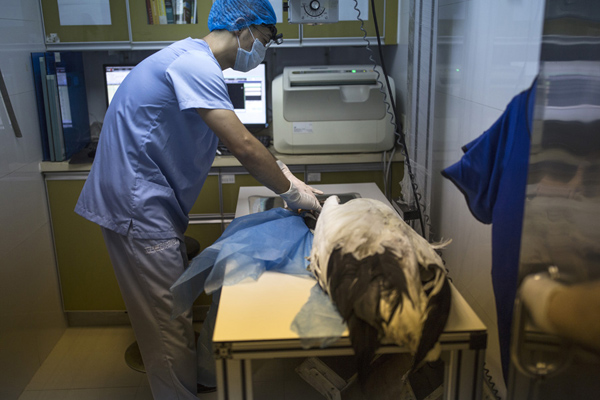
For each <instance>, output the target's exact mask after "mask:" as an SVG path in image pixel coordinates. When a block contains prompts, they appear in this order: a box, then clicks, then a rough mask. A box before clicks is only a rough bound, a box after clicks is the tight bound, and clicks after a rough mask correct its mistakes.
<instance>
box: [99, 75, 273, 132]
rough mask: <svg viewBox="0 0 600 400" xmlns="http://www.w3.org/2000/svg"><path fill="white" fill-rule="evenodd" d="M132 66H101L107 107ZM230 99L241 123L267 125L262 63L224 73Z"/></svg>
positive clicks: (249, 126) (265, 89)
mask: <svg viewBox="0 0 600 400" xmlns="http://www.w3.org/2000/svg"><path fill="white" fill-rule="evenodd" d="M133 68H134V65H123V64H106V65H104V81H105V87H106V100H107V106H108V105H110V102H111V100H112V98H113V96H114V95H115V92H116V91H117V89H118V88H119V85H120V84H121V82H123V79H125V77H126V76H127V74H129V72H131V70H132V69H133ZM223 77H224V78H225V83H226V84H227V91H228V93H229V98H230V99H231V102H232V103H233V107H234V111H235V113H236V115H237V116H238V118H239V119H240V121H241V122H242V123H243V124H244V125H245V126H246V127H248V128H249V129H251V128H255V129H258V128H264V127H265V126H267V73H266V65H265V63H262V64H260V65H259V66H258V67H256V68H254V69H253V70H251V71H248V72H240V71H235V70H233V69H231V68H228V69H226V70H225V71H223Z"/></svg>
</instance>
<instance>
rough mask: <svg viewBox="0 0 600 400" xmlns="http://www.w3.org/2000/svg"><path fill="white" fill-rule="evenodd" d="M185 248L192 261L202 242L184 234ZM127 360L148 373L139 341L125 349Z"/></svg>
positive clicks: (129, 364) (131, 365) (133, 367)
mask: <svg viewBox="0 0 600 400" xmlns="http://www.w3.org/2000/svg"><path fill="white" fill-rule="evenodd" d="M184 243H185V250H186V253H187V259H188V261H192V259H193V258H194V257H196V256H197V255H198V254H200V243H198V241H197V240H196V239H194V238H192V237H189V236H184ZM198 335H199V333H198V332H196V341H198ZM125 362H126V363H127V365H128V366H129V368H131V369H133V370H135V371H138V372H142V373H146V368H144V362H143V361H142V354H141V353H140V348H139V346H138V343H137V341H135V342H133V343H131V345H129V347H128V348H127V350H125Z"/></svg>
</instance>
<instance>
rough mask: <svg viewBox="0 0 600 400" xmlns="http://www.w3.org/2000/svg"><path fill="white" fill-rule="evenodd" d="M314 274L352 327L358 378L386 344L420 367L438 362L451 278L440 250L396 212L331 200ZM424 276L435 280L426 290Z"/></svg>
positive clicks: (319, 232)
mask: <svg viewBox="0 0 600 400" xmlns="http://www.w3.org/2000/svg"><path fill="white" fill-rule="evenodd" d="M310 269H311V271H312V272H313V274H314V275H315V277H316V278H317V279H318V281H319V284H320V286H321V287H322V288H323V290H324V291H325V292H327V293H328V295H329V296H330V298H331V299H332V301H333V303H334V304H335V305H336V307H337V308H338V311H339V312H340V314H341V315H342V317H343V318H344V320H345V321H346V322H347V324H348V330H349V333H350V340H351V342H352V346H353V348H354V351H355V354H356V358H357V362H358V371H359V378H360V376H361V375H362V376H363V377H364V375H365V374H366V372H367V371H368V366H369V364H370V362H371V360H372V359H373V356H374V354H375V352H376V350H377V349H378V348H379V346H380V345H381V344H397V345H399V346H403V347H405V348H406V349H408V350H409V351H410V352H411V353H412V354H414V356H415V358H414V361H415V363H414V364H413V367H417V366H418V364H420V363H421V361H423V360H429V359H432V358H435V356H436V354H435V353H436V351H435V349H436V343H437V341H438V338H439V335H440V334H441V332H442V331H443V329H444V326H445V323H446V319H447V315H448V311H449V307H450V287H449V284H448V282H447V278H446V271H445V269H444V267H443V262H442V260H441V258H440V257H439V255H438V254H437V252H436V246H434V245H431V244H429V243H428V242H427V241H426V240H425V239H424V238H422V237H421V236H419V235H418V234H417V233H416V232H415V231H414V230H413V229H412V228H411V227H410V226H408V225H407V224H406V223H405V222H404V221H403V220H402V219H401V218H400V217H399V216H398V214H396V213H395V212H394V211H393V210H392V209H391V208H390V207H388V206H387V205H385V204H383V203H381V202H379V201H377V200H372V199H354V200H351V201H349V202H347V203H345V204H343V205H340V204H339V199H338V198H337V197H336V196H331V197H329V198H328V199H327V200H326V201H325V204H324V205H323V210H322V211H321V214H320V215H319V219H318V220H317V224H316V227H315V236H314V241H313V248H312V251H311V255H310ZM421 272H426V273H428V274H429V275H431V276H432V277H433V278H432V279H431V280H430V282H429V283H427V285H426V286H425V287H424V286H423V284H422V282H421ZM437 347H439V346H437Z"/></svg>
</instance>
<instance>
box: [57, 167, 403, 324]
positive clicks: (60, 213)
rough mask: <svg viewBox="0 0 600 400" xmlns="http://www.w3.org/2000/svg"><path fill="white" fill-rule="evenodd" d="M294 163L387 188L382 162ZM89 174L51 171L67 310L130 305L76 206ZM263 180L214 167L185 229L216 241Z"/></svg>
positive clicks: (325, 176)
mask: <svg viewBox="0 0 600 400" xmlns="http://www.w3.org/2000/svg"><path fill="white" fill-rule="evenodd" d="M392 165H393V166H392V177H391V178H392V182H398V181H400V180H401V179H402V174H403V164H402V162H394V163H393V164H392ZM288 166H289V168H290V170H291V171H292V172H293V173H294V175H295V176H296V177H297V178H298V179H300V180H304V178H305V176H307V174H312V175H308V176H312V177H315V176H316V177H318V179H319V181H316V182H311V184H319V183H322V184H329V183H360V182H375V183H376V184H377V185H378V186H379V188H380V189H381V190H382V191H383V190H384V184H383V181H384V179H383V172H382V171H381V164H380V163H364V164H330V165H291V164H290V165H288ZM86 177H87V172H46V173H45V182H46V191H47V196H48V204H49V209H50V216H51V221H52V232H53V237H54V246H55V250H56V261H57V267H58V273H59V276H60V286H61V293H62V299H63V307H64V310H65V311H66V312H80V311H124V310H125V304H124V303H123V299H122V297H121V293H120V291H119V287H118V284H117V280H116V278H115V276H114V272H113V269H112V266H111V263H110V259H109V256H108V252H107V250H106V247H105V245H104V240H103V238H102V233H101V230H100V227H99V226H98V225H96V224H94V223H92V222H89V221H87V220H86V219H84V218H82V217H80V216H79V215H77V214H75V212H74V211H73V210H74V209H75V204H76V203H77V199H78V198H79V194H80V192H81V189H82V188H83V184H84V183H85V179H86ZM260 185H261V184H260V183H259V182H258V181H257V180H256V179H254V178H253V177H252V176H251V175H249V174H248V173H247V172H246V170H245V169H244V168H242V167H220V168H213V170H212V171H211V173H210V175H209V176H208V178H207V180H206V182H205V184H204V186H203V188H202V191H201V192H200V195H199V196H198V200H197V201H196V203H195V204H194V206H193V207H192V210H191V212H190V225H189V227H188V229H187V231H186V232H185V234H186V235H188V236H191V237H193V238H194V239H196V240H198V242H199V243H200V246H201V248H202V249H204V248H206V247H208V246H210V245H211V244H213V243H214V242H215V241H216V240H217V239H218V238H219V237H220V236H221V234H222V233H223V230H224V229H225V228H226V227H227V225H228V224H229V222H231V220H232V219H233V216H234V214H235V209H236V205H237V198H238V192H239V188H240V187H241V186H260ZM395 186H396V187H394V188H393V191H392V195H393V196H394V197H398V196H399V195H400V186H399V185H395ZM195 304H196V305H209V304H210V296H206V295H202V296H200V298H199V299H198V300H196V303H195Z"/></svg>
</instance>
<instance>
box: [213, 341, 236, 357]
mask: <svg viewBox="0 0 600 400" xmlns="http://www.w3.org/2000/svg"><path fill="white" fill-rule="evenodd" d="M231 347H232V346H231V343H219V344H217V345H215V357H216V358H217V359H220V360H225V359H232V358H233V354H232V350H231Z"/></svg>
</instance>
